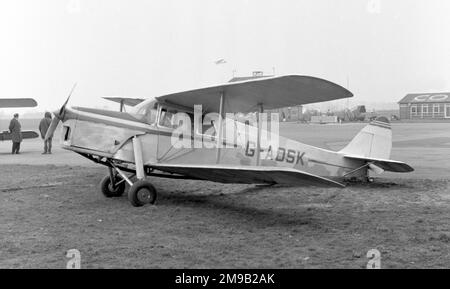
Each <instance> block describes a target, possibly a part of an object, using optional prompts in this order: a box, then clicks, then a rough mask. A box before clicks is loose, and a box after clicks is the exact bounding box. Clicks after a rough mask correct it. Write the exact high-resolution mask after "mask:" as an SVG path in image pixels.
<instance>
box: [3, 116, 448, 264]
mask: <svg viewBox="0 0 450 289" xmlns="http://www.w3.org/2000/svg"><path fill="white" fill-rule="evenodd" d="M363 126H364V125H363V124H345V125H325V126H320V125H300V124H282V128H281V133H282V135H284V136H287V137H290V138H292V139H296V140H300V141H302V142H305V143H308V144H311V145H316V146H320V147H324V148H330V149H340V148H342V147H343V146H344V145H345V144H346V143H347V142H348V141H349V140H350V139H351V138H352V137H353V136H354V135H355V134H356V133H357V132H358V131H359V130H360V129H361V128H362V127H363ZM393 133H394V143H393V154H392V158H393V159H397V160H400V161H405V162H407V163H409V164H410V165H412V166H413V167H414V168H415V169H416V171H415V172H414V173H411V174H401V175H398V174H383V175H380V176H377V179H376V182H375V183H373V184H370V185H354V186H349V187H347V188H345V189H318V188H288V187H271V188H258V187H255V186H248V185H222V184H214V183H209V182H201V181H181V180H165V179H157V178H155V179H154V184H155V186H156V188H157V189H158V191H159V199H158V204H157V205H156V206H146V207H143V208H133V207H131V206H130V205H129V203H128V200H127V198H126V197H125V196H124V197H122V198H119V199H105V198H104V197H103V196H101V194H100V193H99V189H98V183H99V181H100V179H101V178H102V177H103V176H104V174H105V172H106V171H105V168H103V167H98V166H97V165H95V164H93V163H90V162H89V161H87V160H85V159H83V158H82V157H79V156H77V155H76V154H73V153H70V152H66V151H62V150H61V149H58V148H56V149H55V151H54V152H55V153H54V154H53V155H52V156H42V155H40V150H41V143H40V141H39V140H30V141H27V142H25V143H24V144H23V152H24V153H23V154H22V155H20V156H11V155H9V154H8V152H9V146H10V144H9V143H3V144H0V166H1V176H2V177H1V179H0V212H1V216H2V221H1V222H0V250H1V254H0V268H65V266H66V262H67V261H68V259H67V258H66V257H65V253H66V251H67V250H69V249H78V250H79V251H80V252H81V258H82V259H81V263H82V267H84V268H123V267H131V268H187V267H193V268H228V267H231V268H365V267H366V264H367V262H368V259H367V257H366V253H367V252H368V251H369V250H371V249H378V250H379V251H380V252H381V266H382V267H383V268H449V267H450V223H449V222H448V220H449V219H450V177H449V171H450V164H449V161H450V157H449V155H450V124H446V123H436V124H430V123H427V124H418V123H408V124H402V123H396V124H393Z"/></svg>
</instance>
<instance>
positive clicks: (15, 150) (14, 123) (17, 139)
mask: <svg viewBox="0 0 450 289" xmlns="http://www.w3.org/2000/svg"><path fill="white" fill-rule="evenodd" d="M9 131H10V132H11V140H12V143H13V145H12V154H20V153H19V151H20V143H21V142H22V126H21V125H20V122H19V114H18V113H16V114H14V118H13V119H12V120H11V122H10V123H9Z"/></svg>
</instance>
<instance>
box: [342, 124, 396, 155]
mask: <svg viewBox="0 0 450 289" xmlns="http://www.w3.org/2000/svg"><path fill="white" fill-rule="evenodd" d="M391 149H392V130H391V125H390V122H389V120H388V119H387V118H385V117H379V118H377V119H376V120H375V121H372V122H371V123H370V124H369V125H368V126H366V127H365V128H363V129H362V130H361V131H360V132H359V133H358V135H357V136H356V137H355V138H354V139H353V140H352V141H351V142H350V143H349V144H348V145H347V146H346V147H345V148H344V149H343V150H341V151H340V153H342V154H345V155H354V156H360V157H363V158H377V159H389V158H390V156H391Z"/></svg>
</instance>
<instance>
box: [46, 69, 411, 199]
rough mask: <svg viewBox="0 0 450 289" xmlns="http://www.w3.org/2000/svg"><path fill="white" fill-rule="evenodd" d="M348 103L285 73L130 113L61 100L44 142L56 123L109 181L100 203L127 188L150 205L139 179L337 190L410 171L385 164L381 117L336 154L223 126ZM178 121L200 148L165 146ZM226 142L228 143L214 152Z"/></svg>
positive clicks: (329, 88) (152, 193)
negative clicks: (240, 116) (185, 122)
mask: <svg viewBox="0 0 450 289" xmlns="http://www.w3.org/2000/svg"><path fill="white" fill-rule="evenodd" d="M352 96H353V95H352V93H351V92H349V91H348V90H346V89H345V88H343V87H341V86H339V85H336V84H334V83H331V82H329V81H326V80H323V79H319V78H315V77H310V76H297V75H291V76H281V77H270V78H263V79H253V80H247V81H242V82H234V83H227V84H223V85H219V86H213V87H208V88H202V89H196V90H191V91H185V92H180V93H174V94H169V95H164V96H160V97H156V98H154V99H149V100H146V101H144V102H142V103H140V104H138V105H137V106H136V107H134V108H133V110H132V111H130V112H115V111H105V110H98V109H91V108H82V107H72V108H68V107H66V106H67V101H68V100H69V99H68V100H67V101H66V103H65V104H64V105H63V106H62V108H61V109H60V110H59V111H58V112H55V118H54V120H53V123H52V125H51V128H50V129H49V132H48V134H47V137H50V136H52V135H53V132H54V131H55V129H56V127H57V125H58V122H59V121H62V123H63V130H62V140H61V141H62V147H63V148H64V149H67V150H71V151H74V152H76V153H78V154H80V155H82V156H84V157H86V158H88V159H90V160H92V161H94V162H96V163H99V164H102V165H105V166H107V167H108V168H109V174H108V175H107V176H106V177H105V178H104V179H103V180H102V182H101V191H102V192H103V194H104V195H105V196H106V197H118V196H121V195H122V194H123V193H124V192H125V190H126V183H128V184H129V186H130V188H129V190H128V198H129V201H130V202H131V204H132V205H133V206H143V205H145V204H147V203H150V204H153V203H154V202H155V200H156V189H155V188H154V187H153V185H152V184H151V183H150V182H149V181H148V179H147V177H149V176H155V177H166V178H177V179H197V180H207V181H213V182H220V183H242V184H268V185H273V184H283V185H292V186H325V187H337V188H342V187H344V186H345V184H344V181H345V180H346V179H361V180H366V179H367V178H368V173H369V170H372V171H375V172H377V173H381V172H383V171H389V172H400V173H404V172H411V171H413V169H412V168H411V167H410V166H409V165H407V164H405V163H402V162H398V161H393V160H389V157H390V153H391V146H392V132H391V127H390V124H389V121H388V120H387V119H385V118H379V119H377V120H376V121H374V122H372V123H370V124H369V125H368V126H366V127H365V128H364V129H362V131H361V132H360V133H359V134H358V135H357V136H356V137H355V138H354V139H353V140H352V141H351V142H350V144H349V145H348V146H346V147H345V148H344V149H343V150H341V151H338V152H335V151H330V150H325V149H321V148H317V147H313V146H310V145H306V144H302V143H300V142H297V141H293V140H290V139H287V138H283V137H278V138H277V137H275V138H273V139H274V140H275V139H276V143H271V141H270V140H272V137H268V138H267V139H270V140H269V141H267V140H266V141H262V138H261V136H262V135H264V133H265V131H264V130H263V129H262V126H261V121H258V123H257V125H256V126H246V125H244V124H242V123H240V122H237V121H236V120H234V119H229V118H225V116H226V114H227V113H251V112H255V113H256V115H257V116H258V115H260V114H261V113H262V112H263V111H264V109H277V108H281V107H288V106H296V105H303V104H308V103H316V102H324V101H330V100H335V99H342V98H347V97H352ZM69 98H70V96H69ZM195 105H202V111H201V112H202V113H201V114H200V118H202V119H200V124H201V125H200V127H198V125H195V124H196V123H197V122H196V121H195V119H194V118H195V117H198V116H196V115H195V114H194V106H195ZM179 113H184V114H185V115H188V116H189V117H190V118H191V120H193V122H194V126H193V127H192V129H189V133H188V136H186V135H183V140H184V141H185V140H186V137H188V139H189V142H192V143H194V142H195V141H198V140H200V141H201V142H202V143H203V144H204V146H201V147H196V146H195V145H194V146H192V147H183V146H181V147H180V146H177V145H176V144H174V142H173V138H174V132H176V131H177V130H178V129H179V127H180V125H182V124H181V123H179V122H177V121H176V120H175V117H174V116H176V115H177V114H179ZM208 113H217V114H218V115H220V116H222V117H219V118H218V120H217V121H216V122H211V120H206V118H207V117H206V116H207V114H208ZM256 119H260V118H259V117H257V118H256ZM230 122H231V123H232V124H233V125H234V127H235V133H233V134H229V133H228V132H226V131H225V127H230V126H227V124H228V125H229V124H230ZM233 125H232V126H233ZM213 126H214V128H212V127H213ZM204 131H206V132H211V131H214V133H204ZM269 135H270V134H269ZM252 136H253V138H252ZM252 139H253V141H252ZM228 143H231V144H233V145H232V146H228V145H227V146H221V144H228ZM207 144H209V145H207ZM214 144H216V146H214ZM134 177H135V178H134ZM134 179H137V180H136V181H133V180H134Z"/></svg>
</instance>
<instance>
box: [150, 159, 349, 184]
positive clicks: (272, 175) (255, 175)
mask: <svg viewBox="0 0 450 289" xmlns="http://www.w3.org/2000/svg"><path fill="white" fill-rule="evenodd" d="M152 168H154V169H157V170H160V171H163V172H168V173H175V174H180V175H184V176H189V177H193V178H197V179H202V180H209V181H213V182H219V183H235V184H285V185H296V186H322V187H337V188H342V187H344V185H342V184H340V183H338V182H335V181H333V180H330V179H326V178H322V177H319V176H316V175H312V174H309V173H306V172H302V171H299V170H295V169H291V168H283V167H251V166H245V167H231V166H219V165H212V166H206V165H204V166H200V165H174V164H156V165H152Z"/></svg>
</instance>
